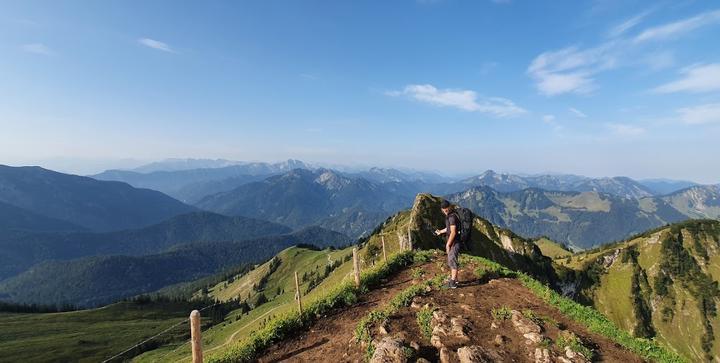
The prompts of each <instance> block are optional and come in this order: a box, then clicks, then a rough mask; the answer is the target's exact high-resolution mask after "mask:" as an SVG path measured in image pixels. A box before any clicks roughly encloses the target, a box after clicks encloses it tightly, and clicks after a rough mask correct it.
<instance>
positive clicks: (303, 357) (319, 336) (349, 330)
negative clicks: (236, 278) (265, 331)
mask: <svg viewBox="0 0 720 363" xmlns="http://www.w3.org/2000/svg"><path fill="white" fill-rule="evenodd" d="M439 265H440V264H438V263H428V264H425V265H423V267H422V268H423V269H425V270H426V271H428V272H430V274H431V275H430V276H432V275H434V274H435V273H438V272H439V271H438V266H439ZM460 280H461V281H465V282H464V283H461V284H460V287H459V288H457V289H452V290H450V289H440V290H433V291H432V292H430V293H428V294H426V295H424V296H421V297H419V298H417V300H416V302H417V303H419V304H420V305H425V304H429V305H430V306H432V307H435V308H437V309H440V310H441V311H443V312H444V313H446V314H447V315H448V316H450V317H454V316H462V317H464V318H466V319H468V320H469V321H470V324H469V326H470V328H469V331H468V336H469V337H470V340H469V341H467V340H464V341H461V340H457V341H454V340H452V339H450V340H448V341H444V342H443V343H444V344H445V345H446V346H447V347H448V348H450V349H452V350H453V351H454V350H456V349H457V348H459V347H461V346H468V345H478V346H481V347H483V348H484V349H486V350H488V351H490V352H491V353H492V354H494V355H495V357H496V359H495V360H496V361H502V362H534V358H532V357H531V356H530V355H529V354H532V351H533V350H534V347H528V346H526V344H525V341H526V339H525V338H523V336H522V335H521V334H520V333H518V332H517V331H516V330H515V329H514V328H513V325H512V323H511V322H510V320H494V319H493V316H492V309H493V308H500V307H508V308H510V309H514V310H518V311H523V310H527V309H529V310H532V311H533V312H534V313H535V314H536V315H537V316H539V317H544V318H545V321H546V322H543V323H542V324H541V326H542V328H543V331H542V334H543V335H544V336H546V337H547V338H549V339H551V340H552V341H555V339H556V338H557V337H558V334H559V332H560V330H561V329H563V330H568V331H571V332H573V333H575V334H576V335H577V336H579V337H580V338H581V339H582V340H583V342H585V343H586V345H588V346H589V347H591V348H592V349H593V350H594V352H595V358H594V359H593V361H599V362H624V363H633V362H643V360H642V359H641V358H639V357H638V356H636V355H635V354H633V353H631V352H628V351H627V350H625V349H624V348H622V347H621V346H619V345H617V344H616V343H614V342H612V341H610V340H609V339H607V338H605V337H603V336H600V335H598V334H595V333H591V332H588V331H587V329H585V328H584V326H582V325H580V324H578V323H576V322H574V321H572V320H570V319H568V318H566V317H565V316H564V315H563V314H561V313H560V312H559V311H558V310H557V309H556V308H554V307H552V306H549V305H547V304H546V303H544V302H543V301H542V300H540V299H539V298H537V297H536V296H535V295H533V293H532V292H530V291H529V290H528V289H527V288H525V287H524V286H523V285H522V284H521V283H520V282H519V281H517V280H515V279H507V278H501V279H493V280H490V281H487V282H485V281H483V282H480V281H478V280H477V279H476V278H475V276H474V274H473V273H472V267H470V268H466V269H464V270H462V271H461V275H460ZM411 283H413V281H412V278H411V269H406V270H404V271H402V272H401V273H399V274H398V275H396V276H393V277H391V278H390V279H388V281H387V282H386V283H384V284H383V285H382V286H381V288H379V289H376V290H374V291H371V292H369V293H368V294H367V295H365V296H363V297H362V298H361V300H360V302H359V303H357V304H355V305H353V306H351V307H349V308H345V309H342V310H338V311H336V312H333V313H332V314H331V315H329V316H325V317H322V318H321V319H319V320H318V321H317V322H315V323H314V324H313V325H312V326H311V328H310V330H309V331H306V332H301V333H298V335H297V336H296V337H293V338H291V339H288V340H285V341H283V342H281V343H278V344H276V345H274V346H272V347H271V348H269V349H268V350H267V351H266V352H265V355H264V356H263V357H262V358H261V359H260V360H259V361H260V362H281V361H282V362H328V361H330V362H362V361H364V354H365V349H364V348H363V347H361V346H360V345H359V344H358V343H356V342H355V337H354V330H355V327H356V325H357V323H358V322H359V321H360V319H362V318H363V317H364V316H365V315H367V314H368V313H369V312H370V311H372V310H374V309H377V308H379V307H382V306H383V305H384V304H385V303H386V302H388V301H389V300H390V299H392V297H393V296H395V295H396V294H397V293H398V292H400V291H402V290H403V289H405V288H407V287H408V286H410V284H411ZM416 312H417V309H415V308H411V307H407V308H403V309H401V310H400V311H399V312H398V313H397V314H395V315H393V317H392V318H391V319H390V320H389V321H388V323H387V325H386V328H387V331H388V334H389V335H390V336H394V337H398V338H401V339H402V340H403V341H404V342H406V343H407V344H410V343H411V342H413V343H417V344H418V345H419V346H420V349H419V356H420V357H423V358H425V359H428V360H430V361H432V362H436V361H439V352H438V349H437V348H435V347H433V346H432V345H431V344H430V340H429V339H428V338H426V337H423V335H422V334H421V332H420V328H419V326H418V323H417V320H416ZM493 321H494V322H495V324H496V325H497V328H494V329H493V328H491V324H492V323H493ZM373 334H375V335H374V337H375V338H380V337H381V336H380V335H379V333H378V332H377V329H374V330H373ZM497 335H501V336H502V337H503V342H502V343H497V342H496V340H497ZM545 347H546V348H548V349H550V350H552V351H554V352H555V353H556V354H557V355H562V352H561V351H560V350H559V348H557V347H555V346H554V345H553V344H549V345H546V346H545Z"/></svg>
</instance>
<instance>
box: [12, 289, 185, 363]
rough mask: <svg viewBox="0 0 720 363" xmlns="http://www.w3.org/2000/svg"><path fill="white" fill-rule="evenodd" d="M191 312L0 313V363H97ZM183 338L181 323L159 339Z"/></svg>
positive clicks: (145, 307)
mask: <svg viewBox="0 0 720 363" xmlns="http://www.w3.org/2000/svg"><path fill="white" fill-rule="evenodd" d="M191 310H192V306H190V304H188V303H172V302H163V303H157V302H155V303H147V304H137V303H133V302H122V303H117V304H112V305H108V306H106V307H103V308H99V309H93V310H81V311H74V312H64V313H50V314H8V313H0V326H2V329H0V352H2V359H0V360H7V361H15V362H58V361H68V362H70V361H72V362H99V361H102V360H104V359H107V358H110V357H111V356H113V355H115V354H117V353H120V352H122V351H124V350H125V349H127V348H129V347H131V346H133V345H135V344H136V343H138V342H140V341H142V340H144V339H146V338H148V337H150V336H152V335H154V334H156V333H159V332H160V331H162V330H164V329H166V328H168V327H170V326H172V325H174V324H176V323H181V322H183V321H184V320H187V317H188V316H189V313H190V311H191ZM186 334H188V325H187V324H181V325H180V326H178V327H177V328H176V329H173V330H171V331H170V332H168V334H164V335H163V336H162V337H161V339H162V341H167V340H173V339H179V340H180V341H183V340H184V339H185V335H186ZM151 344H152V343H151ZM147 348H152V346H147ZM135 353H136V354H137V352H135Z"/></svg>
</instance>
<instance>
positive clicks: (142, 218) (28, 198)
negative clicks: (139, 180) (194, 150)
mask: <svg viewBox="0 0 720 363" xmlns="http://www.w3.org/2000/svg"><path fill="white" fill-rule="evenodd" d="M0 202H2V203H5V204H8V205H12V206H14V207H17V208H20V209H22V210H23V211H22V213H24V215H25V217H23V218H24V222H23V221H21V220H20V219H18V220H17V223H18V225H17V226H12V225H8V222H7V221H6V222H5V223H0V224H5V227H6V228H11V229H15V228H19V229H27V228H26V227H27V226H28V223H31V224H35V225H39V224H43V223H45V222H47V220H45V222H43V221H40V220H38V221H36V222H29V220H28V218H30V217H31V214H35V215H40V216H42V217H44V218H52V219H55V220H60V221H64V222H66V223H69V224H72V225H76V226H79V227H81V228H84V229H88V230H92V231H97V232H104V231H113V230H121V229H128V228H139V227H144V226H148V225H151V224H155V223H158V222H160V221H163V220H166V219H168V218H170V217H173V216H176V215H178V214H183V213H189V212H192V211H195V210H196V208H194V207H191V206H189V205H186V204H183V203H181V202H179V201H177V200H175V199H173V198H170V197H168V196H167V195H165V194H162V193H160V192H158V191H154V190H149V189H137V188H133V187H132V186H130V185H128V184H125V183H120V182H114V181H98V180H96V179H93V178H88V177H82V176H77V175H69V174H63V173H58V172H54V171H51V170H47V169H43V168H40V167H10V166H4V165H0ZM6 210H7V207H6ZM51 224H52V223H51ZM47 228H48V227H44V228H40V229H34V230H47ZM50 228H56V227H50ZM68 228H70V227H69V226H66V227H60V229H68Z"/></svg>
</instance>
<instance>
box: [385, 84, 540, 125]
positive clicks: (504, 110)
mask: <svg viewBox="0 0 720 363" xmlns="http://www.w3.org/2000/svg"><path fill="white" fill-rule="evenodd" d="M386 94H387V95H389V96H407V97H410V98H412V99H414V100H417V101H420V102H425V103H429V104H432V105H435V106H442V107H453V108H457V109H461V110H465V111H472V112H481V113H488V114H491V115H494V116H497V117H513V116H518V115H521V114H524V113H527V111H526V110H524V109H523V108H521V107H519V106H517V105H516V104H515V103H514V102H512V101H511V100H508V99H506V98H501V97H483V96H480V95H478V94H477V93H476V92H475V91H472V90H462V89H438V88H436V87H435V86H432V85H429V84H411V85H407V86H405V88H404V89H403V90H401V91H390V92H387V93H386Z"/></svg>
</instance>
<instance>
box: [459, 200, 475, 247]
mask: <svg viewBox="0 0 720 363" xmlns="http://www.w3.org/2000/svg"><path fill="white" fill-rule="evenodd" d="M455 213H456V214H457V216H458V219H460V231H459V232H460V242H462V243H463V244H465V245H467V243H468V242H470V237H471V236H472V227H473V219H474V218H473V212H472V211H470V210H469V209H467V208H463V207H457V208H455Z"/></svg>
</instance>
